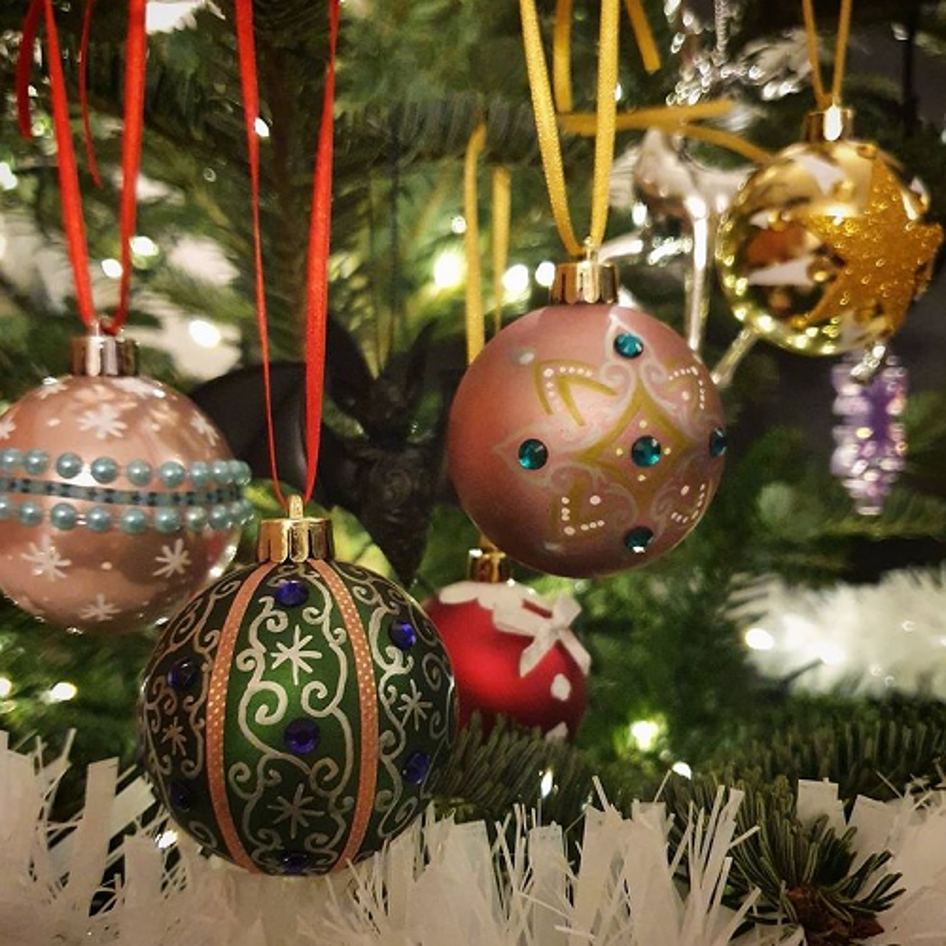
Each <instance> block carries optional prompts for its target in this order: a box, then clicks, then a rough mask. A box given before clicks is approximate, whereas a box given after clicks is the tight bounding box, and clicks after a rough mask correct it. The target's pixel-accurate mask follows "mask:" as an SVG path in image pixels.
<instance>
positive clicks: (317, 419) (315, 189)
mask: <svg viewBox="0 0 946 946" xmlns="http://www.w3.org/2000/svg"><path fill="white" fill-rule="evenodd" d="M339 7H340V0H330V2H329V51H328V62H327V64H326V69H325V87H324V90H323V95H322V114H321V122H320V125H319V136H318V142H317V144H316V149H315V170H314V173H313V177H312V216H311V218H310V222H309V248H308V253H307V256H306V288H305V313H304V315H305V365H306V372H305V406H306V412H305V413H306V420H305V431H306V433H305V441H306V483H305V489H304V491H303V501H304V502H308V501H309V500H310V499H311V498H312V494H313V492H314V490H315V478H316V472H317V470H318V463H319V444H320V441H321V424H322V394H323V390H324V387H325V335H326V327H327V323H328V258H329V243H330V236H331V220H332V164H333V160H332V159H333V153H334V115H333V113H334V108H335V59H336V49H337V45H338V26H339ZM236 30H237V48H238V54H239V60H240V82H241V87H242V90H243V118H244V126H245V131H246V142H247V151H248V156H249V165H250V201H251V207H252V224H253V261H254V270H255V286H256V296H255V301H256V319H257V327H258V330H259V337H260V350H261V355H262V362H263V364H262V369H263V390H264V398H265V403H266V432H267V438H268V445H269V462H270V470H271V473H272V480H273V489H274V490H275V492H276V496H277V498H278V499H279V501H280V503H281V504H282V505H283V507H284V508H286V509H288V508H289V504H288V502H287V500H286V498H285V497H284V496H283V494H282V490H281V489H280V486H279V471H278V469H277V463H276V431H275V423H274V419H273V397H272V384H271V381H270V359H269V330H268V320H267V314H266V289H265V282H264V274H263V243H262V232H261V227H260V157H259V136H258V134H257V132H256V120H257V118H258V117H259V83H258V80H257V69H256V41H255V34H254V26H253V0H237V3H236Z"/></svg>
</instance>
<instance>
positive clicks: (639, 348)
mask: <svg viewBox="0 0 946 946" xmlns="http://www.w3.org/2000/svg"><path fill="white" fill-rule="evenodd" d="M614 350H615V351H616V352H617V353H618V354H619V355H620V356H621V357H622V358H637V357H639V356H640V355H642V354H643V353H644V343H643V342H642V341H641V340H640V339H639V338H638V337H637V336H636V335H632V334H631V333H630V332H621V334H620V335H618V336H617V338H615V339H614Z"/></svg>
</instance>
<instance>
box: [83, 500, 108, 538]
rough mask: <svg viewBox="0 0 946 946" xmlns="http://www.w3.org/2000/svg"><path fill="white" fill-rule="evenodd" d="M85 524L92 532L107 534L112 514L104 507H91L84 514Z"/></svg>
mask: <svg viewBox="0 0 946 946" xmlns="http://www.w3.org/2000/svg"><path fill="white" fill-rule="evenodd" d="M85 524H86V525H87V526H88V527H89V528H90V529H91V530H92V531H93V532H108V530H109V529H111V528H112V514H111V513H110V512H109V511H108V510H107V509H106V508H105V507H104V506H93V507H92V508H91V509H90V510H89V511H88V512H87V513H86V514H85Z"/></svg>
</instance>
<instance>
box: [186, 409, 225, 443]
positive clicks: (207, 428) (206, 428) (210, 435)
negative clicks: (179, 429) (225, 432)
mask: <svg viewBox="0 0 946 946" xmlns="http://www.w3.org/2000/svg"><path fill="white" fill-rule="evenodd" d="M191 427H193V428H194V430H196V431H197V433H199V434H200V435H201V436H202V437H205V438H206V439H207V440H208V441H209V442H210V445H211V446H216V443H217V441H218V440H219V439H220V435H219V434H218V433H217V428H216V427H214V425H213V424H212V423H211V421H210V419H209V418H208V417H205V416H204V415H203V414H198V413H196V412H195V413H194V416H193V417H192V418H191Z"/></svg>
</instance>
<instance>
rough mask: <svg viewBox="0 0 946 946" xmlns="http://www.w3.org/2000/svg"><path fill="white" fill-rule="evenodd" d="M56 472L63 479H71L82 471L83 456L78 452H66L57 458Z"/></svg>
mask: <svg viewBox="0 0 946 946" xmlns="http://www.w3.org/2000/svg"><path fill="white" fill-rule="evenodd" d="M56 472H57V473H58V474H59V475H60V476H61V477H63V479H67V480H71V479H72V478H73V477H74V476H78V475H79V474H80V473H81V472H82V457H80V456H79V455H78V454H77V453H64V454H62V456H60V457H59V458H58V459H57V460H56Z"/></svg>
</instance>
